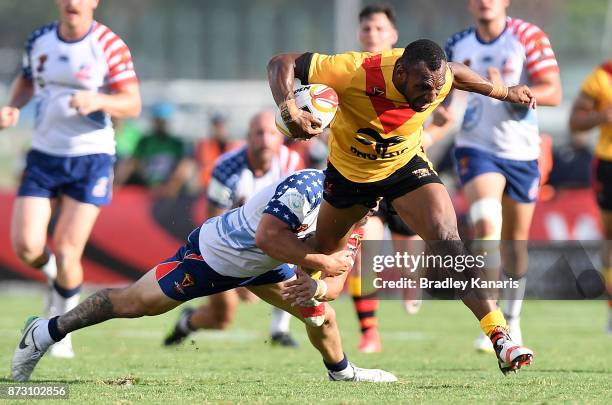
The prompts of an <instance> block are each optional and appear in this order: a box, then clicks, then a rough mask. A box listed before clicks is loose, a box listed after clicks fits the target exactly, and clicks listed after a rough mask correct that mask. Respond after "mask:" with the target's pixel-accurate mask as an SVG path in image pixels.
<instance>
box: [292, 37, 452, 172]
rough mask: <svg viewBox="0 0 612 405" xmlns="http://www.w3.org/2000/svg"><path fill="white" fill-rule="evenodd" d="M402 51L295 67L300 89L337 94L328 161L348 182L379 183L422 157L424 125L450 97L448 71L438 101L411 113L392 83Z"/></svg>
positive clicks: (328, 58)
mask: <svg viewBox="0 0 612 405" xmlns="http://www.w3.org/2000/svg"><path fill="white" fill-rule="evenodd" d="M403 52H404V49H402V48H397V49H393V50H390V51H385V52H382V53H377V54H373V53H368V52H349V53H344V54H338V55H322V54H317V53H315V54H312V58H311V59H310V64H309V66H307V67H306V66H298V67H296V71H297V72H298V75H297V77H298V78H300V79H301V80H302V83H303V84H306V83H321V84H326V85H328V86H330V87H332V88H333V89H334V90H335V91H336V93H338V97H339V100H340V105H339V108H338V112H337V113H336V116H335V118H334V120H333V121H332V123H331V126H330V128H331V134H330V137H329V151H330V153H329V160H330V162H331V164H332V165H334V167H336V169H338V171H339V172H340V173H341V174H342V175H343V176H344V177H346V178H347V179H348V180H351V181H353V182H357V183H367V182H374V181H379V180H383V179H385V178H387V177H389V176H390V175H391V174H392V173H393V172H395V171H396V170H398V169H399V168H401V167H402V166H404V165H405V164H406V163H408V161H410V159H412V158H413V157H414V156H415V155H416V154H417V153H418V154H422V156H423V157H424V158H425V155H424V153H423V151H422V148H421V141H422V136H423V122H425V120H426V119H427V117H429V115H430V114H431V113H432V112H433V110H434V109H435V108H436V107H437V106H438V105H439V104H440V103H441V102H442V100H444V98H445V97H446V96H447V95H448V93H449V92H450V90H451V87H452V84H453V75H452V72H451V70H450V68H448V67H447V69H446V77H445V79H446V82H445V84H444V87H443V88H442V91H441V92H440V94H439V96H438V98H437V99H436V100H435V101H434V102H433V103H432V104H431V106H430V107H429V108H428V109H427V110H425V111H423V112H420V113H419V112H415V111H414V110H412V109H411V108H410V107H409V106H408V104H407V102H406V99H405V98H404V96H403V95H402V94H401V93H400V92H399V91H398V90H397V89H396V88H395V86H394V84H393V82H392V80H391V79H392V75H393V68H394V66H395V62H396V61H397V60H398V59H399V58H400V57H401V56H402V54H403ZM306 68H307V69H306ZM300 71H302V72H303V74H302V75H300V74H299V72H300ZM306 72H307V77H305V76H306ZM300 76H303V77H300ZM305 79H306V80H305Z"/></svg>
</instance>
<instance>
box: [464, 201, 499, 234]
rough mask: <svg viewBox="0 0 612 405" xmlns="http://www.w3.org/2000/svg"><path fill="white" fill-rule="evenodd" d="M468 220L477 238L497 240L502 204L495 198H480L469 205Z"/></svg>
mask: <svg viewBox="0 0 612 405" xmlns="http://www.w3.org/2000/svg"><path fill="white" fill-rule="evenodd" d="M469 216H470V222H471V223H472V226H473V227H474V230H475V234H476V236H477V237H478V238H479V239H486V240H499V239H500V238H501V228H502V205H501V203H500V202H499V201H498V200H497V199H495V198H481V199H479V200H476V201H474V203H473V204H472V205H471V206H470V212H469Z"/></svg>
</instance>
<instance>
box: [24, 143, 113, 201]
mask: <svg viewBox="0 0 612 405" xmlns="http://www.w3.org/2000/svg"><path fill="white" fill-rule="evenodd" d="M114 163H115V157H114V156H112V155H108V154H105V153H98V154H93V155H85V156H67V157H62V156H54V155H49V154H47V153H43V152H40V151H37V150H34V149H32V150H31V151H30V152H29V153H28V155H27V157H26V168H25V170H24V171H23V176H22V179H21V184H20V186H19V191H18V192H17V195H18V196H21V197H24V196H29V197H44V198H56V197H57V196H58V195H60V194H64V195H67V196H69V197H71V198H73V199H75V200H77V201H80V202H83V203H88V204H93V205H96V206H100V205H106V204H108V203H110V201H111V195H112V191H113V164H114Z"/></svg>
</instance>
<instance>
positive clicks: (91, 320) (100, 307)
mask: <svg viewBox="0 0 612 405" xmlns="http://www.w3.org/2000/svg"><path fill="white" fill-rule="evenodd" d="M111 291H112V290H111V289H110V288H106V289H104V290H100V291H98V292H97V293H95V294H93V295H91V296H89V297H88V298H87V299H86V300H85V301H83V302H81V303H80V304H79V305H78V306H77V307H76V308H74V309H73V310H72V311H69V312H67V313H65V314H64V315H62V316H60V317H59V319H58V320H57V328H58V329H59V331H60V332H62V333H66V334H67V333H70V332H72V331H75V330H77V329H82V328H85V327H87V326H91V325H95V324H97V323H100V322H104V321H107V320H109V319H112V318H115V317H116V314H115V311H114V308H113V303H112V302H111V299H110V297H109V293H110V292H111Z"/></svg>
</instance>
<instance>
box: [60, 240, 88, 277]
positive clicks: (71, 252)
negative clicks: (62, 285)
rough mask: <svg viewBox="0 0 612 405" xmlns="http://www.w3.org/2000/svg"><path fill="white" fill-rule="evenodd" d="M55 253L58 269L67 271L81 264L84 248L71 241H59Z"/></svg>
mask: <svg viewBox="0 0 612 405" xmlns="http://www.w3.org/2000/svg"><path fill="white" fill-rule="evenodd" d="M54 253H55V257H56V260H57V264H58V271H65V270H66V269H71V268H73V267H74V266H75V265H78V264H79V262H80V260H81V254H82V250H81V249H78V248H77V247H75V246H73V245H72V244H69V243H58V244H55V249H54Z"/></svg>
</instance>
